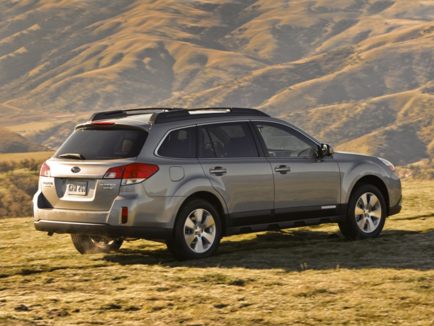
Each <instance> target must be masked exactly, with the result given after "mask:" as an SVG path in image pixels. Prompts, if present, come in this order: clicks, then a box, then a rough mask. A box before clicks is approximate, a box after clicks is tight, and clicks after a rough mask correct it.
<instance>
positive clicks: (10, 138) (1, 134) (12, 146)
mask: <svg viewBox="0 0 434 326" xmlns="http://www.w3.org/2000/svg"><path fill="white" fill-rule="evenodd" d="M44 150H46V148H45V147H44V146H42V145H39V144H37V143H35V142H33V141H31V140H29V139H27V138H25V137H23V136H21V135H19V134H17V133H14V132H12V131H9V130H7V129H5V128H0V153H18V152H36V151H44Z"/></svg>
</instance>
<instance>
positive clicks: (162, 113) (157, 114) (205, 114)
mask: <svg viewBox="0 0 434 326" xmlns="http://www.w3.org/2000/svg"><path fill="white" fill-rule="evenodd" d="M149 113H150V114H152V116H151V118H150V121H151V123H154V124H157V123H165V122H174V121H180V120H189V119H197V118H209V117H216V116H221V114H224V116H247V115H250V116H262V117H268V116H269V115H268V114H266V113H264V112H262V111H259V110H256V109H250V108H232V107H207V108H194V109H182V108H137V109H127V110H115V111H104V112H97V113H94V114H93V115H92V117H91V118H90V120H91V121H95V120H104V119H118V118H125V117H127V116H131V115H139V114H149Z"/></svg>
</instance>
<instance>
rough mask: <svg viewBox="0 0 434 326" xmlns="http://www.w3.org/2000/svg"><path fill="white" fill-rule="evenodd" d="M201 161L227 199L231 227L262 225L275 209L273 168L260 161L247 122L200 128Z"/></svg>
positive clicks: (208, 174) (215, 186)
mask: <svg viewBox="0 0 434 326" xmlns="http://www.w3.org/2000/svg"><path fill="white" fill-rule="evenodd" d="M198 132H199V160H200V163H201V165H202V168H203V170H204V172H205V174H206V175H207V176H208V177H209V179H210V181H211V184H212V185H213V187H214V188H215V189H216V190H217V191H218V192H219V193H220V194H221V195H222V197H223V198H224V199H225V201H226V204H227V207H228V210H229V214H230V218H231V223H232V225H243V224H255V223H261V222H263V221H264V219H266V218H268V217H269V216H270V213H271V210H272V209H273V201H274V185H273V175H272V171H271V168H270V164H269V163H268V162H267V160H266V158H264V157H260V155H259V151H258V150H259V149H258V147H257V144H256V142H255V139H254V138H253V130H252V128H251V125H250V124H249V123H248V122H233V123H218V124H210V125H204V126H199V127H198Z"/></svg>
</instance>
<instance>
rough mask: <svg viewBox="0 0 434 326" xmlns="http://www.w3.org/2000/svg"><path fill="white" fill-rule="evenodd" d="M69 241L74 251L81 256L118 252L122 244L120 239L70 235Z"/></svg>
mask: <svg viewBox="0 0 434 326" xmlns="http://www.w3.org/2000/svg"><path fill="white" fill-rule="evenodd" d="M71 240H72V243H73V244H74V247H75V249H77V251H78V252H79V253H81V254H87V253H97V252H104V253H107V252H110V251H118V250H119V249H120V248H121V246H122V243H123V240H122V239H111V238H108V237H103V236H93V235H87V234H71Z"/></svg>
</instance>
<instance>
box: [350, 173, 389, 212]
mask: <svg viewBox="0 0 434 326" xmlns="http://www.w3.org/2000/svg"><path fill="white" fill-rule="evenodd" d="M364 184H370V185H373V186H376V187H377V188H378V189H379V190H380V192H381V194H382V195H383V197H384V200H385V201H386V212H387V215H389V205H390V199H389V192H388V190H387V187H386V184H385V183H384V181H383V180H382V179H381V178H380V177H378V176H376V175H365V176H363V177H361V178H360V179H358V180H357V181H356V182H355V183H354V185H353V187H352V188H351V191H350V195H349V197H348V201H349V200H350V198H351V196H352V195H353V193H354V191H355V190H356V189H357V188H358V187H360V186H361V185H364Z"/></svg>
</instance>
